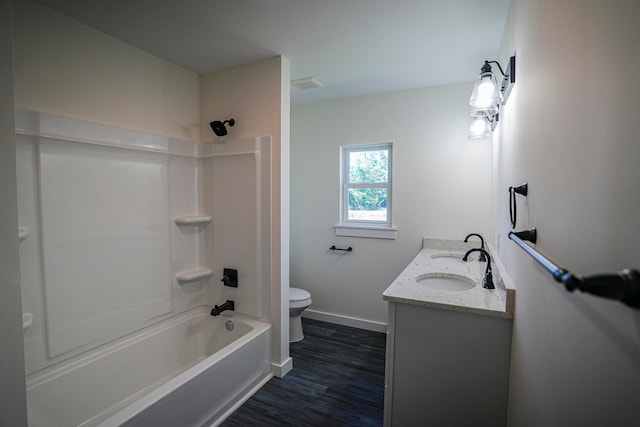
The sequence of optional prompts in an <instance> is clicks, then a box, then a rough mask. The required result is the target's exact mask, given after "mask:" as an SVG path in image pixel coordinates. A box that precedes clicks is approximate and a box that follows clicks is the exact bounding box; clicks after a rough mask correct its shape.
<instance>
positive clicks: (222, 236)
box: [16, 111, 271, 381]
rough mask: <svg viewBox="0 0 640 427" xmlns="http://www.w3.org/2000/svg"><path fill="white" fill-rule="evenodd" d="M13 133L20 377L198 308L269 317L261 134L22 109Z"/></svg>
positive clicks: (265, 141)
mask: <svg viewBox="0 0 640 427" xmlns="http://www.w3.org/2000/svg"><path fill="white" fill-rule="evenodd" d="M16 134H17V135H16V151H17V154H16V156H17V177H18V217H19V222H20V224H19V225H20V232H21V235H22V236H23V237H24V238H23V239H21V243H20V255H21V260H20V263H21V275H22V292H23V298H22V299H23V312H24V313H25V314H26V315H27V316H26V317H27V318H28V319H29V320H30V322H28V324H27V323H25V337H24V339H25V361H26V371H27V381H30V380H33V379H34V378H37V377H38V376H39V375H41V374H42V373H43V372H46V371H49V370H51V369H54V370H55V369H59V368H62V367H63V366H66V363H67V362H68V361H69V360H73V359H74V358H77V357H90V356H91V355H92V354H94V353H95V352H104V351H105V348H109V346H111V345H112V344H113V343H114V342H116V341H117V340H119V339H121V338H122V337H124V336H127V335H129V334H132V333H135V332H136V331H140V330H142V329H143V328H148V327H151V326H156V325H162V324H163V322H169V321H172V319H174V318H175V317H176V316H179V315H181V313H185V312H187V311H189V310H191V309H193V308H194V307H197V306H201V305H207V306H210V305H213V304H218V303H221V302H224V301H225V300H227V299H234V300H235V301H236V311H237V312H238V313H241V314H246V315H249V316H253V317H256V318H265V319H269V318H271V312H270V293H271V292H270V291H271V281H270V263H269V253H270V252H269V248H270V227H269V224H270V194H271V193H270V183H271V179H270V175H271V169H270V166H271V163H270V162H271V154H270V153H271V140H270V138H269V137H258V138H249V139H242V140H234V141H226V142H225V141H217V142H209V143H193V142H190V141H181V140H176V139H172V138H167V137H163V136H159V135H153V134H149V133H144V132H137V131H132V130H128V129H121V128H114V127H111V126H106V125H101V124H97V123H88V122H84V121H80V120H75V119H70V118H64V117H59V116H55V115H50V114H45V113H38V112H30V111H19V112H18V113H17V115H16ZM204 219H207V220H206V221H205V220H204ZM214 235H215V238H214ZM224 267H231V268H236V269H238V270H239V272H240V277H239V280H240V283H241V284H240V287H239V288H237V289H230V288H225V287H224V286H222V284H221V283H220V282H219V281H218V280H217V278H218V277H222V269H223V268H224ZM162 354H163V352H154V355H153V356H152V357H156V358H162ZM150 360H152V361H153V360H154V359H150ZM156 360H157V359H156Z"/></svg>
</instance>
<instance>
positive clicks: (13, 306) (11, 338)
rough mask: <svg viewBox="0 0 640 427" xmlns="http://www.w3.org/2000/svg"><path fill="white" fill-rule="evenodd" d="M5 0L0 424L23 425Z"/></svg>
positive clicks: (4, 0)
mask: <svg viewBox="0 0 640 427" xmlns="http://www.w3.org/2000/svg"><path fill="white" fill-rule="evenodd" d="M11 3H12V2H11V1H9V0H0V75H1V76H2V79H0V194H1V195H2V203H0V340H1V342H2V357H0V426H12V427H13V426H21V425H26V424H27V408H26V396H25V383H24V357H23V343H22V310H21V303H20V277H19V274H20V271H19V262H18V234H17V232H18V219H17V211H16V209H17V200H16V169H15V168H16V155H15V143H14V133H13V128H14V125H13V54H12V50H13V47H12V40H13V35H12V27H13V26H12V12H11V9H12V8H11V6H12V5H11Z"/></svg>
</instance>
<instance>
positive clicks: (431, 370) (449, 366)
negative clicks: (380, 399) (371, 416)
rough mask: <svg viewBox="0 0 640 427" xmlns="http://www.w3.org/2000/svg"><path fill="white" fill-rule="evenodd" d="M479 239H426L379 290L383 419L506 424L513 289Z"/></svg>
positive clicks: (394, 423)
mask: <svg viewBox="0 0 640 427" xmlns="http://www.w3.org/2000/svg"><path fill="white" fill-rule="evenodd" d="M474 247H477V243H475V242H474V243H464V242H462V241H454V240H438V239H424V241H423V249H422V250H421V251H420V253H418V255H417V256H416V257H415V258H414V259H413V261H412V262H411V263H410V264H409V265H408V266H407V267H406V268H405V269H404V270H403V271H402V273H401V274H400V275H399V276H398V277H397V278H396V279H395V280H394V281H393V283H391V285H390V286H389V287H388V288H387V290H386V291H385V292H384V294H383V298H384V300H386V301H388V302H389V325H388V328H389V332H388V337H387V355H386V369H385V372H386V374H385V375H386V378H385V408H384V411H385V414H384V418H385V419H384V425H385V426H386V427H390V426H403V427H404V426H425V425H429V426H450V425H451V426H453V425H455V426H492V427H493V426H504V425H505V424H506V415H507V390H508V381H509V357H510V348H511V323H512V317H513V308H514V299H515V289H514V287H513V286H512V284H511V282H510V280H509V278H508V277H507V276H506V274H505V272H504V269H503V268H502V266H501V264H500V261H499V260H496V259H495V257H494V256H493V255H494V252H491V251H490V254H491V259H492V266H493V279H494V283H495V289H485V288H483V287H482V280H483V277H484V274H485V268H486V265H487V263H486V262H479V261H478V253H477V252H475V253H474V254H473V255H471V256H470V257H469V260H468V261H467V262H465V261H463V260H462V257H463V255H464V254H465V252H466V251H467V250H468V249H471V248H474Z"/></svg>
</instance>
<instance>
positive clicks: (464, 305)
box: [382, 238, 515, 318]
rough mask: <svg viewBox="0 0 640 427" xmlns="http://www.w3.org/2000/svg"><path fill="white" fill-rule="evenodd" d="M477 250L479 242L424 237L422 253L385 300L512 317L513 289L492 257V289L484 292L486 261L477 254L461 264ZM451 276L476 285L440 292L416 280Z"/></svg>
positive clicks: (386, 292) (394, 285)
mask: <svg viewBox="0 0 640 427" xmlns="http://www.w3.org/2000/svg"><path fill="white" fill-rule="evenodd" d="M477 247H479V242H478V241H475V240H473V241H471V242H469V243H464V242H463V241H461V240H443V239H429V238H425V239H424V240H423V244H422V250H421V251H420V252H419V253H418V255H417V256H416V257H415V258H414V259H413V261H411V263H410V264H409V265H408V266H407V267H406V268H405V269H404V270H403V271H402V273H400V275H399V276H398V277H397V278H396V279H395V280H394V281H393V282H392V283H391V285H389V287H388V288H387V289H386V290H385V291H384V293H383V294H382V295H383V299H384V300H385V301H391V302H399V303H403V304H413V305H420V306H424V307H433V308H439V309H444V310H453V311H462V312H466V313H476V314H482V315H487V316H496V317H506V318H513V310H514V304H515V288H514V287H513V284H512V283H511V280H509V277H508V276H507V275H506V272H505V271H504V268H503V266H502V263H501V262H500V260H499V259H497V258H496V257H495V256H494V253H495V251H493V250H492V249H491V248H489V249H488V251H489V253H490V254H491V261H492V270H493V282H494V285H495V287H496V288H495V289H484V288H483V287H482V278H483V277H484V271H485V269H486V266H487V263H486V262H479V261H478V255H479V252H474V253H473V254H471V255H470V256H469V261H467V262H464V261H462V256H463V255H464V253H465V252H466V251H467V250H469V249H471V248H477ZM424 274H430V275H431V274H433V275H435V276H441V277H450V276H452V275H455V276H464V277H465V278H467V279H469V280H471V281H472V282H473V283H474V284H475V286H474V287H473V288H472V289H469V290H462V291H443V290H436V289H431V288H429V287H427V286H425V285H424V284H421V283H420V282H418V281H417V280H416V278H418V277H419V276H420V275H424Z"/></svg>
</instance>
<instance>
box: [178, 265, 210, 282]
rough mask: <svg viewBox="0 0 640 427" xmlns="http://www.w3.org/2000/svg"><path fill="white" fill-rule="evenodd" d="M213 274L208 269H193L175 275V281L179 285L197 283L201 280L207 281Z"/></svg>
mask: <svg viewBox="0 0 640 427" xmlns="http://www.w3.org/2000/svg"><path fill="white" fill-rule="evenodd" d="M212 274H213V271H212V270H211V269H209V268H194V269H193V270H186V271H181V272H180V273H178V274H176V279H178V282H180V283H189V282H197V281H199V280H202V279H208V278H209V277H211V275H212Z"/></svg>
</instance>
